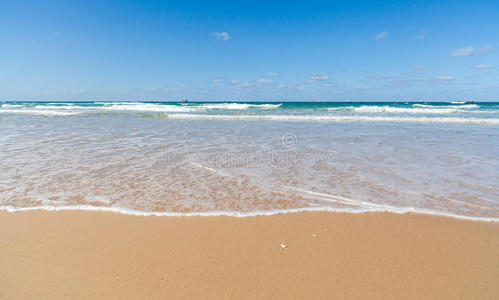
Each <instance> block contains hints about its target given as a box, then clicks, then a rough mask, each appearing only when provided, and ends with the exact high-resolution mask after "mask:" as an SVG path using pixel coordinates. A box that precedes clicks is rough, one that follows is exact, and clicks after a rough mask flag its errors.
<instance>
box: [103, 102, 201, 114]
mask: <svg viewBox="0 0 499 300" xmlns="http://www.w3.org/2000/svg"><path fill="white" fill-rule="evenodd" d="M97 109H103V110H121V111H147V112H193V111H197V110H199V109H197V108H196V107H194V106H182V105H175V104H153V103H114V104H112V105H111V106H103V107H98V108H97Z"/></svg>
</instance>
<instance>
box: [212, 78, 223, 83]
mask: <svg viewBox="0 0 499 300" xmlns="http://www.w3.org/2000/svg"><path fill="white" fill-rule="evenodd" d="M212 82H215V83H218V82H222V80H220V79H213V80H212Z"/></svg>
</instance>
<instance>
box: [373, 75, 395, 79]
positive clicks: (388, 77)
mask: <svg viewBox="0 0 499 300" xmlns="http://www.w3.org/2000/svg"><path fill="white" fill-rule="evenodd" d="M391 78H393V76H387V75H376V76H369V79H391Z"/></svg>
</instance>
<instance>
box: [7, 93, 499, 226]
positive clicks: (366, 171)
mask: <svg viewBox="0 0 499 300" xmlns="http://www.w3.org/2000/svg"><path fill="white" fill-rule="evenodd" d="M0 104H1V107H0V149H1V150H0V170H1V172H0V192H1V193H0V207H1V208H3V209H8V210H19V209H41V208H43V209H104V210H112V211H120V212H128V213H136V214H166V215H168V214H232V215H241V216H246V215H255V214H272V213H282V212H289V211H297V210H298V211H299V210H333V211H349V212H365V211H393V212H422V213H431V214H442V215H451V216H456V217H465V218H474V219H486V220H498V219H499V188H498V186H499V180H498V178H499V176H498V175H499V157H498V154H497V153H499V103H465V104H462V103H444V102H442V103H425V102H418V103H399V102H397V103H388V102H387V103H371V102H364V103H353V102H352V103H350V102H341V103H320V102H317V103H275V102H272V103H263V102H258V103H257V102H252V103H171V102H0Z"/></svg>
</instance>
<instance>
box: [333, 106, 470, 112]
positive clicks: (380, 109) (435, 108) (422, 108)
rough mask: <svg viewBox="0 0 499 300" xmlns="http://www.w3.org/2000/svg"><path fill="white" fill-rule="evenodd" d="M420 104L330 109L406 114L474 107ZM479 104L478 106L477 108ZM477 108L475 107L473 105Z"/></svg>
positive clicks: (456, 110)
mask: <svg viewBox="0 0 499 300" xmlns="http://www.w3.org/2000/svg"><path fill="white" fill-rule="evenodd" d="M416 105H418V104H414V106H415V107H393V106H371V105H363V106H358V107H355V106H344V107H330V108H328V111H340V112H341V111H351V112H359V113H405V114H452V113H463V112H469V111H468V110H465V109H464V108H472V107H465V106H464V105H463V106H460V107H454V106H443V107H442V106H440V107H439V106H431V105H429V106H428V105H427V106H423V105H421V106H416ZM477 107H478V106H476V108H477ZM473 108H475V107H473Z"/></svg>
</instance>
